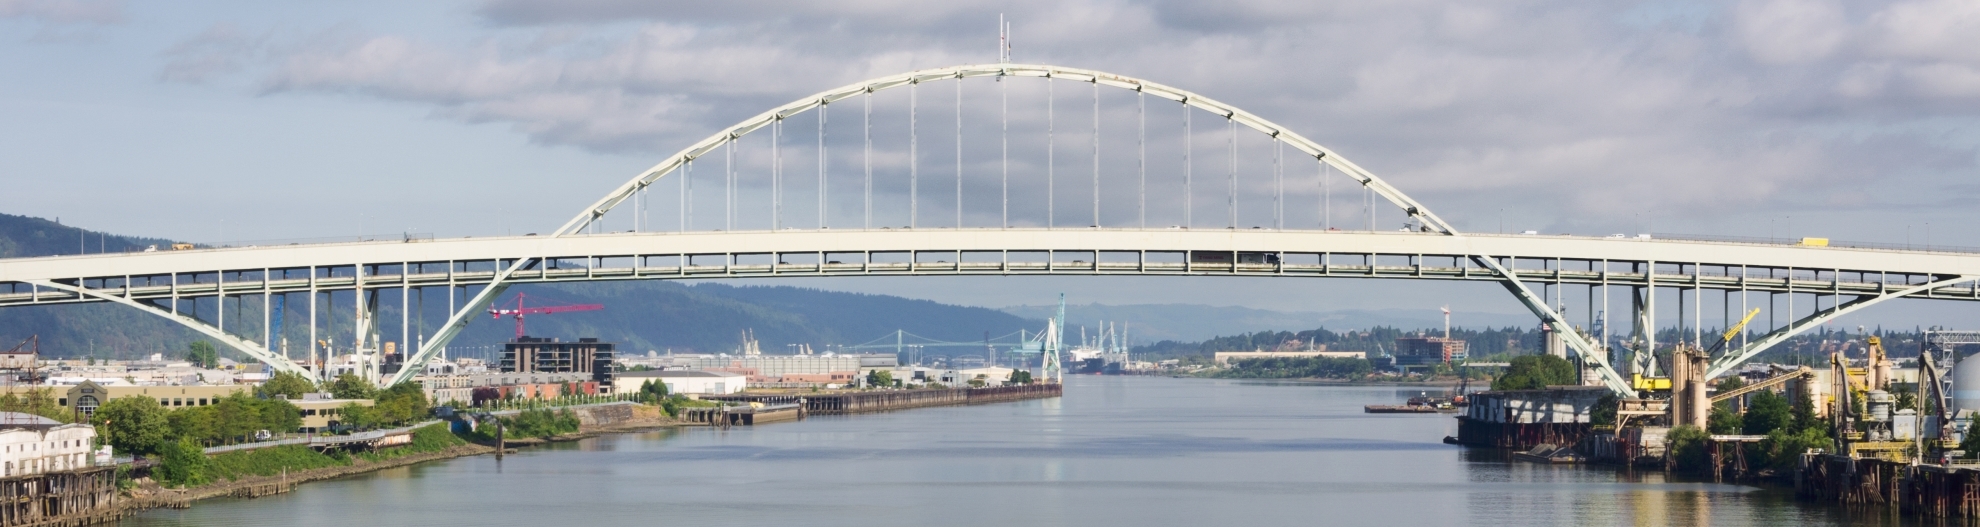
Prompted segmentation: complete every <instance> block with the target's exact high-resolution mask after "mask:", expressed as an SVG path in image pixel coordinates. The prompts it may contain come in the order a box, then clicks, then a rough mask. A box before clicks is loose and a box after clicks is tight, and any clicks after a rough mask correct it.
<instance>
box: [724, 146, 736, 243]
mask: <svg viewBox="0 0 1980 527" xmlns="http://www.w3.org/2000/svg"><path fill="white" fill-rule="evenodd" d="M722 155H723V157H725V158H726V159H725V160H723V161H722V228H723V229H724V230H731V231H733V230H736V213H735V204H736V198H735V192H736V136H735V134H734V133H730V134H729V142H728V143H724V144H723V145H722Z"/></svg>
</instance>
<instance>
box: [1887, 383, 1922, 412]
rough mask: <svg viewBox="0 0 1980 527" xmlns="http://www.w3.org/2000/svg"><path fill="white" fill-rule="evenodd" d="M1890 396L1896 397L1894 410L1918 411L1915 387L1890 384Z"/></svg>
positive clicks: (1916, 388)
mask: <svg viewBox="0 0 1980 527" xmlns="http://www.w3.org/2000/svg"><path fill="white" fill-rule="evenodd" d="M1891 395H1893V396H1895V397H1897V401H1896V404H1897V408H1896V410H1917V409H1918V387H1917V386H1916V385H1910V386H1907V385H1901V384H1897V383H1892V384H1891Z"/></svg>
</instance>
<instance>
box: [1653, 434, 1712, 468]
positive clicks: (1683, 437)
mask: <svg viewBox="0 0 1980 527" xmlns="http://www.w3.org/2000/svg"><path fill="white" fill-rule="evenodd" d="M1711 437H1712V436H1711V434H1708V433H1706V432H1705V431H1704V430H1699V429H1698V427H1696V426H1691V425H1678V426H1677V427H1675V428H1672V429H1671V431H1670V435H1668V436H1665V439H1664V440H1665V441H1666V444H1667V445H1668V446H1667V448H1669V449H1671V464H1672V468H1674V469H1677V471H1679V472H1684V473H1687V474H1706V473H1710V472H1711V469H1710V467H1711V464H1712V463H1711V457H1710V456H1709V455H1707V453H1706V452H1705V441H1706V440H1707V439H1711Z"/></svg>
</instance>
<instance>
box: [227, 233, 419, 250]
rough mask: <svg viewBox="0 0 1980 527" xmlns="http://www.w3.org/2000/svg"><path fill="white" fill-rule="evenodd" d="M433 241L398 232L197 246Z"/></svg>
mask: <svg viewBox="0 0 1980 527" xmlns="http://www.w3.org/2000/svg"><path fill="white" fill-rule="evenodd" d="M430 241H433V233H430V232H397V233H390V234H353V235H349V236H318V237H314V238H271V239H265V240H229V241H224V242H215V243H201V244H195V245H196V246H197V247H199V248H201V249H224V248H232V247H268V246H275V245H317V244H325V243H365V242H400V243H416V242H430Z"/></svg>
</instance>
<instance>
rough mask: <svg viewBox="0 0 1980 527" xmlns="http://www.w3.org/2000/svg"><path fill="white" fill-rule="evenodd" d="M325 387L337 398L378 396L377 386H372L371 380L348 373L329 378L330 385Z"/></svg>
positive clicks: (369, 397)
mask: <svg viewBox="0 0 1980 527" xmlns="http://www.w3.org/2000/svg"><path fill="white" fill-rule="evenodd" d="M325 388H328V389H329V390H330V396H331V397H336V398H338V399H371V398H374V397H377V396H378V387H377V386H373V385H372V384H371V381H367V380H364V378H363V377H359V376H356V375H352V374H349V373H345V374H341V375H338V376H337V378H335V379H331V380H330V385H329V386H326V387H325Z"/></svg>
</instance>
